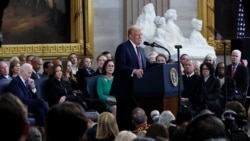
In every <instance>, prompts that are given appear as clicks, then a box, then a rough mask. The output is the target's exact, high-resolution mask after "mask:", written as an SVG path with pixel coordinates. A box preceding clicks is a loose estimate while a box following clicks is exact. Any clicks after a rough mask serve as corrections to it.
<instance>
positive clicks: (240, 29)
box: [237, 0, 246, 38]
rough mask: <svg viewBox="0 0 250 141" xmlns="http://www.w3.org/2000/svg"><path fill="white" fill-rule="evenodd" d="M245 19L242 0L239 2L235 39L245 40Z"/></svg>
mask: <svg viewBox="0 0 250 141" xmlns="http://www.w3.org/2000/svg"><path fill="white" fill-rule="evenodd" d="M245 30H246V27H245V18H244V9H243V5H242V0H240V1H239V11H238V23H237V38H245Z"/></svg>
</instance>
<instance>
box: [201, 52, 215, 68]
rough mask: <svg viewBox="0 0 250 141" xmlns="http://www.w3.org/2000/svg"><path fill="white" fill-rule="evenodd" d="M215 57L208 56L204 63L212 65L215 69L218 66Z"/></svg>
mask: <svg viewBox="0 0 250 141" xmlns="http://www.w3.org/2000/svg"><path fill="white" fill-rule="evenodd" d="M215 59H216V58H215V56H214V55H212V54H207V55H206V56H205V58H204V60H203V63H210V64H212V65H213V67H215V65H216V60H215Z"/></svg>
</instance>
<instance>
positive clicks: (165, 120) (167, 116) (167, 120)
mask: <svg viewBox="0 0 250 141" xmlns="http://www.w3.org/2000/svg"><path fill="white" fill-rule="evenodd" d="M172 120H175V116H174V115H173V113H172V112H171V111H169V110H165V111H163V112H162V113H161V115H160V117H159V120H158V123H161V124H163V125H165V126H166V127H167V128H169V127H170V126H171V121H172Z"/></svg>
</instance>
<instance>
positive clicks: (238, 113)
mask: <svg viewBox="0 0 250 141" xmlns="http://www.w3.org/2000/svg"><path fill="white" fill-rule="evenodd" d="M221 117H222V120H223V121H224V124H225V127H226V130H227V133H228V136H229V138H230V139H231V141H238V140H239V141H245V140H246V141H247V140H249V137H248V135H247V132H248V130H249V129H250V124H249V122H248V121H247V117H246V110H245V108H244V106H243V105H242V104H241V103H240V102H238V101H231V102H228V103H227V105H226V108H225V111H224V113H223V114H222V116H221Z"/></svg>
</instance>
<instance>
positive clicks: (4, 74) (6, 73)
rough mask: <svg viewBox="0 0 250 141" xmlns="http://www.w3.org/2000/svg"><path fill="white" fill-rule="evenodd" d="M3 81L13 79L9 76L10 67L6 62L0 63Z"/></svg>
mask: <svg viewBox="0 0 250 141" xmlns="http://www.w3.org/2000/svg"><path fill="white" fill-rule="evenodd" d="M1 79H12V78H11V77H10V76H9V66H8V65H7V63H6V62H4V61H0V80H1Z"/></svg>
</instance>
